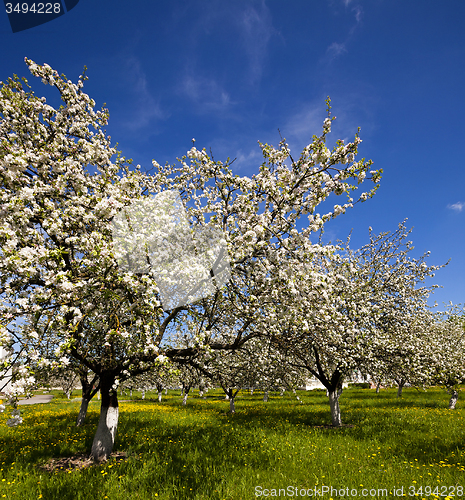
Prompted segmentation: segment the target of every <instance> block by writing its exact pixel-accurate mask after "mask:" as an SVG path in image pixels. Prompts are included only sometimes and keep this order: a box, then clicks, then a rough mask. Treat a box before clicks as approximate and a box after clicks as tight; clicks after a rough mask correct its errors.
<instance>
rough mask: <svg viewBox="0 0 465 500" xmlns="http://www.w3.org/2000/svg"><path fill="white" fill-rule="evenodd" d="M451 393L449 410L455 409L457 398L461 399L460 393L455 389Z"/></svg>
mask: <svg viewBox="0 0 465 500" xmlns="http://www.w3.org/2000/svg"><path fill="white" fill-rule="evenodd" d="M451 394H452V396H451V398H450V401H449V410H455V405H456V404H457V400H458V399H459V393H458V391H456V390H455V389H454V390H453V391H452V393H451Z"/></svg>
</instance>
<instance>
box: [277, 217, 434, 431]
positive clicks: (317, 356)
mask: <svg viewBox="0 0 465 500" xmlns="http://www.w3.org/2000/svg"><path fill="white" fill-rule="evenodd" d="M408 234H409V231H407V230H406V228H405V224H404V223H402V224H400V225H399V228H398V230H397V231H395V232H393V233H389V232H386V233H381V234H379V235H377V236H376V235H373V234H372V232H371V230H370V243H369V244H367V245H365V246H364V247H362V248H361V249H360V250H357V251H353V250H352V249H351V248H350V247H349V241H347V243H346V245H345V246H335V247H331V246H329V245H328V246H326V247H325V246H320V245H314V246H313V247H312V248H310V249H309V250H307V251H306V252H305V253H304V252H302V247H298V248H295V247H289V252H288V254H287V258H286V261H287V262H288V264H289V273H288V274H287V275H286V274H285V273H284V272H283V269H281V270H280V272H281V273H282V276H281V280H282V286H281V287H279V289H278V291H276V297H277V302H276V304H277V306H275V307H274V308H273V309H274V312H272V313H270V314H269V315H268V316H269V317H271V316H272V315H273V314H275V315H276V316H277V318H278V319H279V321H278V322H276V324H275V326H274V332H273V333H274V341H275V343H276V345H277V347H278V348H280V349H282V350H283V352H286V353H288V354H289V355H290V356H291V357H293V358H294V359H295V361H294V362H293V363H294V365H295V366H297V367H300V368H302V369H306V370H308V372H309V373H310V374H311V375H313V376H314V377H316V378H317V379H318V380H319V381H320V382H321V383H322V384H323V385H324V387H326V389H327V391H328V396H329V404H330V409H331V420H332V424H333V425H334V426H340V425H342V422H341V413H340V407H339V397H340V395H341V394H342V381H343V380H344V378H347V377H349V376H350V375H351V374H352V373H353V372H354V370H359V371H360V372H361V373H362V374H373V373H376V372H379V371H380V370H382V368H383V367H384V366H385V364H387V363H390V362H391V358H392V356H393V355H395V354H396V353H397V355H398V357H399V358H400V357H401V356H402V355H405V353H407V352H412V351H413V352H415V349H417V348H418V342H416V337H415V336H413V337H412V335H411V334H412V333H413V332H414V326H415V328H417V331H418V328H420V327H421V326H423V327H424V326H425V324H421V325H420V327H419V325H418V323H420V318H421V317H423V316H425V314H424V312H425V310H426V302H425V299H426V297H427V296H428V294H429V293H430V292H431V290H432V289H434V288H435V287H436V286H435V285H433V286H430V287H426V286H418V285H419V284H421V283H422V282H423V281H424V280H425V278H426V277H428V276H434V271H435V270H436V269H438V267H440V266H427V265H426V263H425V262H424V261H425V257H426V255H427V254H425V255H423V256H422V257H420V258H419V259H413V258H410V257H409V256H408V253H409V252H410V251H411V250H412V248H413V247H412V245H411V242H410V241H406V238H407V235H408ZM426 325H428V323H426ZM420 330H421V328H420ZM415 359H416V358H415ZM420 366H421V365H420ZM417 375H418V374H417Z"/></svg>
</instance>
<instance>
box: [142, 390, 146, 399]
mask: <svg viewBox="0 0 465 500" xmlns="http://www.w3.org/2000/svg"><path fill="white" fill-rule="evenodd" d="M142 399H145V389H142Z"/></svg>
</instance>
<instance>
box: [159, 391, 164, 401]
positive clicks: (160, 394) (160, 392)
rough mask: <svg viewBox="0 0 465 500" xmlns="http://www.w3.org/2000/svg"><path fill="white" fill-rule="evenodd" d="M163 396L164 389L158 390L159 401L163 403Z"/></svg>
mask: <svg viewBox="0 0 465 500" xmlns="http://www.w3.org/2000/svg"><path fill="white" fill-rule="evenodd" d="M162 396H163V391H158V402H159V403H161V397H162Z"/></svg>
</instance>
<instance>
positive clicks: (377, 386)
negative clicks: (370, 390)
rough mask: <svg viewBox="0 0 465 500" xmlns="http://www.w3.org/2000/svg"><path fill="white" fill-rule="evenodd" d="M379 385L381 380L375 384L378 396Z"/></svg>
mask: <svg viewBox="0 0 465 500" xmlns="http://www.w3.org/2000/svg"><path fill="white" fill-rule="evenodd" d="M380 385H381V380H380V381H379V382H378V383H377V384H376V394H379V386H380Z"/></svg>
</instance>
